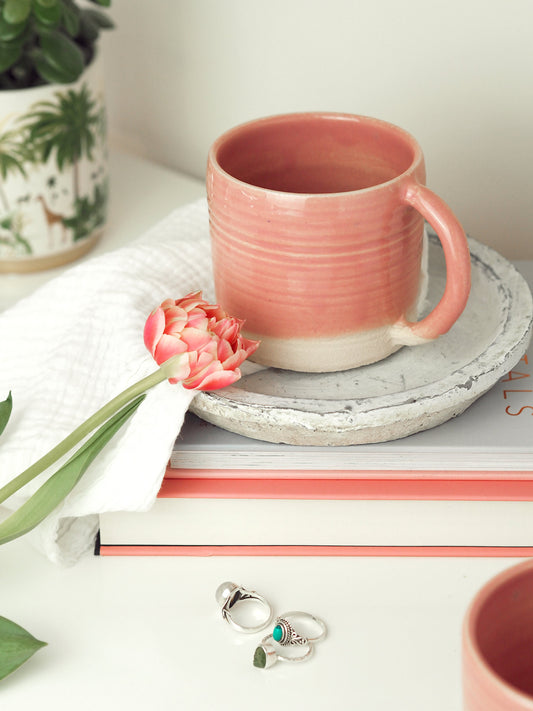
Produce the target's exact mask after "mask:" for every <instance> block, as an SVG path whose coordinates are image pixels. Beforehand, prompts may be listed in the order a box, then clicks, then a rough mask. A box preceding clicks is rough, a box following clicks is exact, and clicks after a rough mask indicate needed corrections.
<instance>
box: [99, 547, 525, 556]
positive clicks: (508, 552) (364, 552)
mask: <svg viewBox="0 0 533 711" xmlns="http://www.w3.org/2000/svg"><path fill="white" fill-rule="evenodd" d="M98 554H99V555H101V556H197V557H208V556H331V557H340V556H344V557H358V556H359V557H360V556H374V557H378V556H392V557H431V558H464V557H468V558H478V557H482V558H530V557H533V547H526V546H524V547H522V546H514V547H509V546H502V547H497V546H151V545H147V546H139V545H122V546H117V545H100V547H99V550H98Z"/></svg>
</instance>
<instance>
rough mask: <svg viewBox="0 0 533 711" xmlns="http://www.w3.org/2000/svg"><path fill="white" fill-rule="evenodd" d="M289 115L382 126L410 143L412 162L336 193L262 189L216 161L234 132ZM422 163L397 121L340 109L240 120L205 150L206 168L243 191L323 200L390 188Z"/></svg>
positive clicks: (410, 136) (410, 137)
mask: <svg viewBox="0 0 533 711" xmlns="http://www.w3.org/2000/svg"><path fill="white" fill-rule="evenodd" d="M292 118H319V119H322V118H324V119H345V120H354V119H355V120H356V121H357V122H360V123H363V122H364V123H365V124H367V125H374V126H377V127H380V128H383V129H387V130H389V131H391V132H393V133H395V134H396V135H397V136H399V137H400V138H402V139H403V140H404V141H406V143H408V144H409V145H410V147H411V148H412V149H413V159H412V161H411V163H410V164H409V166H408V168H406V170H404V171H403V172H401V173H400V174H399V175H396V176H394V178H391V179H390V180H386V181H384V182H382V183H377V184H376V185H370V186H369V187H366V188H359V189H354V190H342V191H338V192H317V193H313V192H301V193H300V192H290V191H286V190H275V189H273V188H264V187H261V186H259V185H254V184H253V183H247V182H246V181H244V180H241V179H240V178H236V177H235V176H233V175H232V174H231V173H229V172H228V171H227V170H225V169H224V168H223V167H222V166H221V165H220V162H219V161H218V158H217V152H218V150H219V149H220V148H221V146H222V145H223V144H224V143H225V142H227V141H228V140H229V139H231V138H233V137H234V136H235V135H236V134H238V133H239V132H240V131H242V130H243V129H246V128H249V127H252V126H260V125H261V124H268V123H276V122H278V121H280V122H281V121H283V120H287V119H292ZM423 162H424V154H423V151H422V148H421V146H420V144H419V143H418V141H417V140H416V138H415V137H414V136H413V134H412V133H410V132H409V131H407V130H406V129H404V128H401V126H398V125H397V124H394V123H390V122H389V121H384V120H383V119H379V118H375V117H373V116H366V115H363V114H351V113H346V112H339V111H295V112H288V113H282V114H271V115H269V116H263V117H260V118H255V119H251V120H249V121H244V122H243V123H239V124H237V125H236V126H233V127H232V128H229V129H228V130H226V131H224V132H223V133H221V134H220V135H219V136H218V138H216V139H215V140H214V141H213V143H212V144H211V147H210V148H209V151H208V156H207V163H208V171H209V167H210V166H212V167H213V169H214V170H216V171H217V172H218V173H219V174H221V175H223V176H224V178H225V179H227V180H228V181H230V182H232V183H234V184H235V185H239V186H244V187H245V188H246V190H248V191H251V190H254V191H258V192H260V193H261V194H265V193H268V194H273V195H276V196H290V198H291V199H303V200H307V199H309V198H311V197H312V198H315V199H320V198H322V199H324V198H331V197H337V196H352V197H353V196H354V195H364V194H366V193H368V192H376V191H378V190H382V189H385V190H387V189H390V187H391V185H394V184H395V183H400V182H402V181H403V180H405V178H406V177H409V176H412V175H414V173H415V172H416V169H417V168H418V167H419V166H420V165H421V164H423Z"/></svg>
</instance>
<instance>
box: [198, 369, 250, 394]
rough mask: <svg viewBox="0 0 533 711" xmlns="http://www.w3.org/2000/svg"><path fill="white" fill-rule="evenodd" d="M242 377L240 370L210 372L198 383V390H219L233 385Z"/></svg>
mask: <svg viewBox="0 0 533 711" xmlns="http://www.w3.org/2000/svg"><path fill="white" fill-rule="evenodd" d="M240 377H241V373H240V371H239V370H217V371H215V372H214V373H209V374H208V375H206V377H205V378H203V379H202V381H201V382H200V383H198V384H197V385H196V386H195V388H196V390H219V389H220V388H225V387H227V386H228V385H231V384H232V383H234V382H235V381H236V380H238V379H239V378H240Z"/></svg>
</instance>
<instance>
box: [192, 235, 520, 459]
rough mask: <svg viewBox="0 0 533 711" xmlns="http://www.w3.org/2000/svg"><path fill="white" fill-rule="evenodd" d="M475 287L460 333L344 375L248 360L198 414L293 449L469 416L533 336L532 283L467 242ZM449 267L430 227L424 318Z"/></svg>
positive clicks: (391, 435) (202, 398) (361, 440)
mask: <svg viewBox="0 0 533 711" xmlns="http://www.w3.org/2000/svg"><path fill="white" fill-rule="evenodd" d="M469 246H470V253H471V260H472V291H471V294H470V298H469V301H468V305H467V307H466V309H465V311H464V312H463V314H462V315H461V317H460V318H459V320H458V321H457V323H456V324H455V325H454V326H453V328H452V329H451V330H450V331H449V332H448V333H447V334H445V335H444V336H441V337H440V338H439V339H437V340H436V341H432V342H431V343H428V344H425V345H422V346H416V347H404V348H402V349H401V350H400V351H397V352H396V353H394V354H393V355H391V356H389V357H388V358H386V359H385V360H382V361H380V362H378V363H373V364H371V365H367V366H363V367H361V368H356V369H353V370H346V371H343V372H338V373H299V372H295V371H289V370H279V369H275V368H265V367H264V366H260V365H257V364H254V363H250V362H245V363H244V364H243V367H242V368H241V370H242V373H243V377H242V378H241V379H240V380H239V381H238V382H237V383H235V385H233V386H231V387H228V388H224V389H222V390H218V391H214V392H206V393H199V394H198V395H197V396H196V397H195V399H194V400H193V402H192V405H191V410H192V411H193V412H194V413H195V414H196V415H198V416H199V417H201V418H202V419H204V420H206V421H208V422H211V423H213V424H215V425H218V426H219V427H222V428H223V429H226V430H230V431H231V432H236V433H237V434H241V435H245V436H247V437H252V438H254V439H259V440H264V441H267V442H283V443H286V444H295V445H317V446H324V445H335V446H342V445H350V444H367V443H371V442H386V441H388V440H393V439H399V438H400V437H406V436H407V435H410V434H414V433H415V432H421V431H422V430H427V429H429V428H431V427H435V426H436V425H440V424H442V423H443V422H446V421H447V420H449V419H450V418H452V417H456V416H457V415H459V414H461V413H462V412H463V411H464V410H465V409H466V408H467V407H468V406H469V405H471V404H472V403H473V402H474V401H475V400H477V398H479V397H480V396H481V395H483V394H484V393H485V392H486V391H487V390H489V388H491V387H492V386H493V385H494V384H495V383H496V382H497V381H498V380H499V379H500V378H501V377H503V376H504V375H505V374H506V373H507V372H508V371H509V370H511V369H512V368H513V366H515V365H516V364H517V363H518V361H519V360H520V358H521V357H522V356H523V354H524V353H525V351H526V349H527V346H528V344H529V340H530V338H531V328H532V321H533V299H532V296H531V291H530V289H529V286H528V284H527V282H526V280H525V279H524V278H523V277H522V275H521V274H520V273H519V272H518V271H517V270H516V269H515V268H514V266H513V265H512V264H511V263H510V262H508V261H507V260H506V259H504V258H503V257H502V256H501V255H500V254H498V253H497V252H495V251H494V250H493V249H490V248H489V247H487V246H486V245H483V244H481V243H480V242H477V241H476V240H473V239H469ZM445 273H446V268H445V264H444V256H443V253H442V248H441V246H440V243H439V241H438V239H437V237H436V235H435V234H434V233H432V232H431V231H429V291H428V297H427V302H428V303H427V306H426V312H429V310H430V309H431V308H433V306H434V305H435V304H436V303H437V302H438V300H439V299H440V297H441V295H442V292H443V290H444V284H445Z"/></svg>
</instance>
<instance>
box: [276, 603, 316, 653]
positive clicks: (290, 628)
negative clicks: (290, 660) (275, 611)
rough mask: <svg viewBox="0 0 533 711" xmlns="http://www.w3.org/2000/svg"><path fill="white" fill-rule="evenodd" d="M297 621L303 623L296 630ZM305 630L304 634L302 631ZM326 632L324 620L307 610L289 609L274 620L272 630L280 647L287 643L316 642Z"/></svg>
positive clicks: (287, 644)
mask: <svg viewBox="0 0 533 711" xmlns="http://www.w3.org/2000/svg"><path fill="white" fill-rule="evenodd" d="M298 622H300V623H301V624H302V625H303V628H301V627H300V630H298V627H299V625H298ZM303 630H305V634H302V631H303ZM326 634H327V627H326V623H325V622H324V620H322V619H320V617H316V615H311V614H310V613H309V612H301V611H300V610H291V611H290V612H285V613H284V614H283V615H280V616H279V617H278V618H277V619H276V622H275V626H274V629H273V631H272V637H273V639H274V641H276V642H277V643H278V644H280V645H281V646H282V647H286V646H289V645H303V644H307V643H308V642H318V641H320V640H322V639H324V637H325V636H326Z"/></svg>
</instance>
